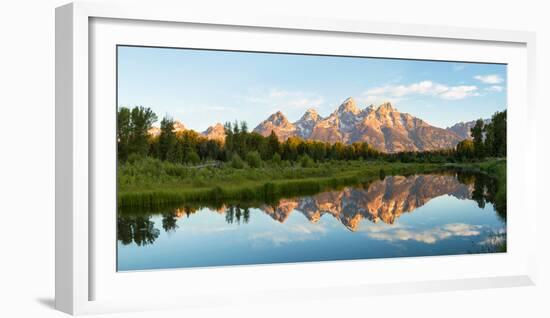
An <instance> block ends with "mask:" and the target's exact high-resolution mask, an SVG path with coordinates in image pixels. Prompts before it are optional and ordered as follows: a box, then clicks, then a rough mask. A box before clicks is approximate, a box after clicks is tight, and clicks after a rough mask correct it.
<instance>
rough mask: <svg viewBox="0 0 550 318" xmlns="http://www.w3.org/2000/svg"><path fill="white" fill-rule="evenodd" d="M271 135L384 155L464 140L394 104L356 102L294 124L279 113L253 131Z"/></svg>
mask: <svg viewBox="0 0 550 318" xmlns="http://www.w3.org/2000/svg"><path fill="white" fill-rule="evenodd" d="M271 131H274V132H275V133H276V134H277V136H278V137H279V139H280V140H281V141H284V140H286V139H287V138H289V137H291V136H298V137H301V138H303V139H309V140H318V141H324V142H329V143H335V142H341V143H344V144H351V143H354V142H366V143H368V144H369V145H371V146H373V147H374V148H376V149H378V150H380V151H384V152H399V151H427V150H435V149H444V148H453V147H455V146H456V144H457V143H458V142H459V141H461V140H463V139H465V138H464V137H463V136H461V135H459V134H458V133H456V132H455V131H453V130H451V129H442V128H438V127H435V126H432V125H430V124H428V123H427V122H425V121H423V120H422V119H420V118H417V117H414V116H412V115H410V114H407V113H401V112H399V111H398V110H397V109H395V108H394V107H393V106H392V105H391V103H383V104H381V105H380V106H378V107H374V106H373V105H370V106H368V107H366V108H364V109H360V108H359V107H357V103H356V102H355V100H354V99H353V98H348V99H346V100H345V101H344V102H343V103H342V104H341V105H340V106H339V107H338V108H337V109H336V110H335V111H334V112H332V113H331V114H330V115H329V116H328V117H326V118H324V117H322V116H320V115H319V114H318V113H317V112H316V111H315V110H314V109H308V110H307V111H306V113H305V114H304V115H303V116H302V117H301V118H300V119H299V120H298V121H296V122H294V123H291V122H290V121H289V120H288V119H287V118H286V117H285V116H284V114H283V113H281V112H280V111H279V112H276V113H274V114H272V115H271V116H269V117H268V118H267V119H266V120H264V121H263V122H261V123H260V124H259V125H258V126H257V127H256V128H254V132H257V133H259V134H261V135H263V136H268V135H269V134H270V133H271Z"/></svg>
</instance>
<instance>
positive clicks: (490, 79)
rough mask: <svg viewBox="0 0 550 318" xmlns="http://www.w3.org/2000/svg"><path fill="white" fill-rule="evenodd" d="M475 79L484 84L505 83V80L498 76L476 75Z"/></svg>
mask: <svg viewBox="0 0 550 318" xmlns="http://www.w3.org/2000/svg"><path fill="white" fill-rule="evenodd" d="M474 79H476V80H478V81H480V82H482V83H483V84H500V83H502V82H504V79H503V78H502V77H500V76H499V75H496V74H490V75H476V76H474Z"/></svg>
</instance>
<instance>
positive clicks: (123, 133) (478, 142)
mask: <svg viewBox="0 0 550 318" xmlns="http://www.w3.org/2000/svg"><path fill="white" fill-rule="evenodd" d="M156 121H157V115H156V114H155V113H154V112H153V111H152V110H151V109H150V108H147V107H143V106H137V107H134V108H132V109H129V108H127V107H120V108H119V110H118V117H117V126H118V127H117V128H118V129H117V150H118V158H119V161H121V162H125V161H127V160H128V159H129V158H130V157H131V156H135V157H145V156H150V157H153V158H157V159H159V160H162V161H168V162H173V163H180V164H192V165H196V164H199V163H201V162H207V161H215V162H226V163H229V164H230V165H231V166H233V167H234V168H244V167H245V166H249V167H253V168H254V167H260V166H261V165H262V164H263V162H266V161H269V162H271V163H273V164H280V163H282V162H299V163H300V164H301V165H302V166H308V165H311V164H313V163H314V162H322V161H328V160H358V159H364V160H372V159H383V160H387V161H391V162H393V161H400V162H454V161H460V160H471V159H481V158H485V157H488V156H492V157H502V156H505V155H506V111H504V112H497V113H495V115H493V117H492V119H491V122H490V123H489V124H485V123H484V122H483V120H481V119H480V120H478V121H477V122H476V124H475V126H474V127H473V128H472V131H471V135H472V139H471V140H470V139H468V140H464V141H461V142H460V143H459V144H458V145H457V147H456V148H455V149H443V150H435V151H426V152H415V151H411V152H399V153H391V154H388V153H383V152H380V151H378V150H376V149H374V148H373V147H372V146H370V145H369V144H367V143H366V142H355V143H352V144H343V143H340V142H336V143H334V144H331V143H327V142H322V141H314V140H304V139H301V138H299V137H290V138H288V139H287V140H285V141H282V142H281V141H279V138H278V137H277V135H276V134H275V133H274V132H273V131H272V132H271V134H270V135H269V136H267V137H264V136H262V135H260V134H258V133H255V132H250V131H249V130H248V125H247V123H246V122H239V121H235V122H233V123H230V122H227V123H225V125H224V131H225V142H221V141H218V140H212V139H208V138H206V137H204V136H202V135H200V134H199V133H197V132H195V131H193V130H184V131H177V132H176V131H174V121H173V120H172V119H171V118H169V117H164V118H163V119H162V121H161V122H160V133H159V134H158V135H151V134H150V133H149V130H150V129H151V127H152V125H153V123H154V122H156Z"/></svg>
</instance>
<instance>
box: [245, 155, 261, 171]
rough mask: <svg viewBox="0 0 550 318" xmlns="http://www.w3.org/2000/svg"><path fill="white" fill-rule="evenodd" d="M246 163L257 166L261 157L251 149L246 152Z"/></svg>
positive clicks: (259, 165) (253, 166)
mask: <svg viewBox="0 0 550 318" xmlns="http://www.w3.org/2000/svg"><path fill="white" fill-rule="evenodd" d="M246 163H248V165H249V166H250V167H252V168H259V167H261V165H262V158H261V157H260V154H259V153H258V152H257V151H251V152H249V153H247V154H246Z"/></svg>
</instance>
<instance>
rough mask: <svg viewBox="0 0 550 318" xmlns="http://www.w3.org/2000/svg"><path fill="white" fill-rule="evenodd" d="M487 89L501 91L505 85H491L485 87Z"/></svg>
mask: <svg viewBox="0 0 550 318" xmlns="http://www.w3.org/2000/svg"><path fill="white" fill-rule="evenodd" d="M485 91H487V92H495V93H500V92H502V91H504V87H503V86H500V85H491V86H489V87H486V88H485Z"/></svg>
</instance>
